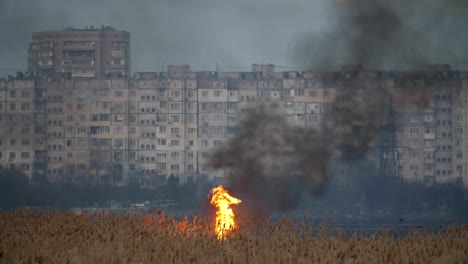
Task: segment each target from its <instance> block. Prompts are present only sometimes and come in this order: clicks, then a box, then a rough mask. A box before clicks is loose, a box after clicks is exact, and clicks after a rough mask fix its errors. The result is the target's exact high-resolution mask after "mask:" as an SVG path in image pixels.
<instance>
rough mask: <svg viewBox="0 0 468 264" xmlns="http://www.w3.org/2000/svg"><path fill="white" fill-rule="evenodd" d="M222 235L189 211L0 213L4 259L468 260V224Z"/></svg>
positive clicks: (269, 229) (271, 226)
mask: <svg viewBox="0 0 468 264" xmlns="http://www.w3.org/2000/svg"><path fill="white" fill-rule="evenodd" d="M238 222H239V224H238V226H237V229H236V230H234V231H233V232H231V233H230V234H228V235H227V236H226V237H225V239H223V240H218V239H217V237H216V235H215V233H214V225H213V223H211V222H210V221H208V220H207V219H204V218H197V217H196V216H190V217H187V218H182V219H179V220H176V219H174V218H171V217H167V216H165V215H164V213H163V212H160V211H158V212H155V214H153V215H149V216H148V215H136V214H133V213H127V214H123V215H116V214H109V213H104V212H100V213H84V214H81V215H77V214H74V213H59V212H32V211H24V210H22V211H18V210H17V211H12V212H6V213H1V214H0V263H74V264H78V263H83V264H84V263H468V226H466V225H465V226H457V227H450V228H448V229H447V230H445V231H443V232H440V233H437V234H435V233H430V232H416V231H415V232H410V233H409V234H408V235H407V236H404V237H395V236H392V234H391V233H385V232H377V233H374V234H371V235H367V236H364V235H362V236H361V235H352V236H351V235H345V234H344V233H340V232H338V233H337V232H329V231H327V228H323V227H314V226H312V225H311V224H308V221H307V220H306V218H305V217H304V219H300V220H286V219H283V220H279V221H277V222H275V223H270V222H263V223H258V222H256V223H254V222H252V221H248V220H239V221H238Z"/></svg>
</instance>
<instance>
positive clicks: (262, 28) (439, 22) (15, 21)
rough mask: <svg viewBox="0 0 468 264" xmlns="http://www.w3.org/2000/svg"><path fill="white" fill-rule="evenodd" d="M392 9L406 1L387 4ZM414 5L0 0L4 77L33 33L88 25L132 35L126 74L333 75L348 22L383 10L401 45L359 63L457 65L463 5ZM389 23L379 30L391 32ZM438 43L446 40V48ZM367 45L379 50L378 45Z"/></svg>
mask: <svg viewBox="0 0 468 264" xmlns="http://www.w3.org/2000/svg"><path fill="white" fill-rule="evenodd" d="M349 1H351V2H352V1H355V2H357V3H358V4H356V5H352V6H353V7H352V8H351V7H350V6H349V5H348V6H346V5H344V4H343V2H349ZM379 1H380V0H375V2H379ZM382 2H384V1H382ZM389 2H391V3H399V4H401V3H404V2H405V1H403V0H395V1H386V2H385V3H389ZM410 2H411V1H410ZM413 2H419V5H416V4H413V5H409V4H406V6H405V4H403V6H401V5H399V4H379V5H375V4H372V2H370V3H371V4H369V0H289V1H280V0H236V1H233V0H230V1H228V0H133V1H131V0H95V1H93V0H81V1H78V0H0V34H1V36H2V39H1V40H0V76H4V75H5V74H6V73H7V72H10V73H11V71H13V72H14V71H16V70H26V68H27V47H28V43H29V41H30V40H31V33H32V32H34V31H45V30H61V29H64V28H65V27H69V26H72V27H85V26H91V25H94V26H100V25H110V26H113V27H115V28H117V29H122V30H127V31H130V33H131V42H132V71H149V70H158V71H159V70H161V65H162V63H163V62H164V63H165V64H166V65H167V64H188V65H190V66H191V67H192V69H194V70H204V69H206V70H214V69H215V67H216V63H218V66H219V69H220V70H234V71H238V70H249V69H250V64H252V63H260V62H262V61H263V63H274V64H275V65H278V66H284V67H285V68H281V67H278V69H277V70H287V69H302V68H303V67H311V68H323V69H324V70H329V69H335V68H337V67H339V66H337V65H341V64H343V63H354V62H355V61H354V60H355V59H356V56H351V55H350V54H355V53H356V46H359V45H356V41H355V39H356V36H358V37H357V38H358V39H360V38H361V37H360V36H364V35H365V33H366V32H367V31H368V30H369V28H368V27H365V26H363V25H361V24H359V23H353V22H355V19H354V18H353V16H354V15H356V14H357V15H356V16H357V17H358V18H360V15H361V14H360V11H359V10H361V9H362V10H365V11H364V17H365V19H364V21H366V23H368V21H367V20H366V19H371V20H372V19H379V16H370V17H369V16H366V15H365V14H366V12H373V10H374V9H375V8H377V11H378V9H379V8H381V6H384V7H383V8H384V9H388V10H389V11H388V13H390V16H388V17H390V18H392V17H391V16H393V15H394V16H396V17H397V20H398V21H399V23H400V25H399V27H398V28H397V30H396V32H397V33H395V34H394V35H393V36H392V37H391V38H390V41H393V42H397V43H401V45H399V46H398V45H397V46H398V47H397V48H396V51H393V52H388V46H386V49H382V51H380V49H376V50H378V51H377V52H375V53H372V54H370V55H369V56H372V57H373V58H374V57H378V59H370V60H369V59H364V60H362V58H357V61H356V62H361V63H362V62H364V63H366V64H367V63H369V64H372V66H375V67H381V68H382V67H383V68H385V67H387V66H388V65H392V66H393V65H399V64H398V63H399V62H400V59H401V58H404V57H405V56H406V54H413V53H414V51H413V50H414V47H422V48H421V49H419V48H418V52H416V54H417V56H416V57H418V58H416V59H415V60H414V61H418V62H419V63H420V62H424V63H425V62H426V61H428V62H432V61H434V62H447V63H452V64H455V63H457V62H458V61H460V60H462V61H463V59H465V58H466V57H467V55H466V54H467V51H466V49H467V48H466V47H467V46H468V45H467V43H468V34H466V30H467V26H466V25H468V20H467V19H466V18H465V17H468V15H466V14H467V12H466V11H468V9H467V6H468V5H467V2H468V1H465V0H424V1H423V0H414V1H413ZM367 5H370V6H371V7H370V8H367ZM356 7H357V9H358V11H356V10H355V9H356ZM356 12H357V13H356ZM349 14H352V15H351V19H350V18H349ZM388 17H387V18H388ZM384 19H385V17H384ZM392 19H393V18H392ZM357 20H358V21H361V20H360V19H357ZM392 21H394V20H390V22H391V23H390V25H387V27H386V28H384V29H385V30H388V29H389V28H390V29H392V30H393V22H392ZM378 22H379V21H378ZM378 22H377V23H375V24H376V25H379V23H378ZM384 22H385V21H384ZM387 22H388V21H387ZM465 22H466V24H464V23H465ZM370 24H374V23H370ZM384 24H385V23H384ZM448 29H451V30H449V31H447V30H448ZM372 30H374V31H379V28H378V27H377V28H371V29H370V31H372ZM343 31H345V32H348V33H349V34H342V32H343ZM376 36H378V37H380V36H381V35H379V34H377V35H376ZM364 39H365V38H364ZM442 39H444V41H449V42H445V43H443V44H442V43H441V41H442ZM383 42H386V41H383ZM364 43H367V44H369V42H365V41H364ZM369 45H371V46H372V45H377V46H378V47H380V46H382V42H372V41H371V42H370V44H369ZM412 45H413V46H414V47H413V49H411V47H410V48H409V49H408V46H412ZM401 46H403V48H402V47H401ZM423 46H424V47H423ZM447 50H449V51H450V52H447ZM387 53H388V54H391V56H390V55H389V56H388V57H391V58H393V57H395V56H396V57H397V58H398V59H397V60H396V62H395V61H392V63H390V64H388V63H387V60H386V56H383V57H384V58H383V59H382V58H380V57H382V56H380V55H378V56H376V55H375V54H387ZM324 54H327V55H326V56H324ZM328 54H330V56H329V55H328ZM395 54H397V55H395ZM324 57H325V59H324ZM413 57H415V56H413ZM431 57H433V58H431ZM420 58H424V59H421V60H419V59H420ZM435 58H437V59H435ZM324 60H326V61H327V62H324ZM330 61H332V63H330ZM414 61H413V60H406V59H401V65H403V64H404V65H406V66H410V67H411V66H419V64H417V63H414ZM467 66H468V65H467ZM388 67H390V66H388Z"/></svg>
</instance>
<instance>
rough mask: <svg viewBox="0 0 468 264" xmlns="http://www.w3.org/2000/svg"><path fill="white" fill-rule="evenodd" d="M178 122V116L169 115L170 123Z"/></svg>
mask: <svg viewBox="0 0 468 264" xmlns="http://www.w3.org/2000/svg"><path fill="white" fill-rule="evenodd" d="M179 121H180V119H179V116H177V115H171V122H175V123H178V122H179Z"/></svg>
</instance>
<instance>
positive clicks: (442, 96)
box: [0, 65, 468, 187]
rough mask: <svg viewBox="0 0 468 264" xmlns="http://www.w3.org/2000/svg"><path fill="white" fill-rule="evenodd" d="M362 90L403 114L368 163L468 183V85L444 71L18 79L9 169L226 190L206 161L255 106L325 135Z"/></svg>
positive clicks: (8, 130) (1, 113)
mask: <svg viewBox="0 0 468 264" xmlns="http://www.w3.org/2000/svg"><path fill="white" fill-rule="evenodd" d="M360 89H364V91H366V92H368V91H376V93H375V92H373V93H372V94H374V95H375V94H381V93H382V94H386V95H388V97H389V98H387V99H388V101H389V102H391V104H389V105H384V104H382V105H379V107H391V109H392V111H390V110H388V111H387V110H385V111H381V110H378V109H366V111H367V110H369V111H374V110H375V111H376V112H382V113H387V112H393V113H394V115H395V118H394V121H395V126H394V131H387V132H394V137H393V141H392V137H386V138H381V137H379V136H378V137H377V139H376V140H377V141H378V140H380V142H370V143H371V144H370V145H369V147H370V149H369V152H368V153H367V155H366V157H367V158H369V159H370V160H374V161H376V162H377V163H378V162H382V159H386V158H389V157H391V158H394V159H396V160H394V161H392V162H385V163H386V166H393V169H389V171H394V172H395V173H396V175H399V176H401V177H403V178H404V179H406V180H407V181H417V182H423V183H425V184H428V185H432V184H438V183H448V182H456V181H463V183H464V184H465V185H468V171H467V169H468V163H467V160H468V159H467V158H466V157H467V156H468V147H467V146H468V139H467V136H466V131H468V119H467V118H468V110H467V109H468V99H467V98H468V75H467V73H463V72H457V71H452V70H451V69H450V68H449V67H448V66H444V65H438V66H437V65H433V66H430V67H428V68H427V69H424V70H420V71H401V72H394V71H392V72H382V71H366V70H363V69H362V68H359V67H354V68H353V67H344V68H343V69H342V70H341V71H339V72H314V71H304V72H296V71H287V72H275V71H274V66H273V65H254V66H253V67H252V71H250V72H192V71H191V70H190V67H188V66H186V65H184V66H169V67H168V71H167V72H138V73H135V74H134V76H133V77H118V76H110V77H107V76H105V77H99V76H98V77H93V78H67V77H66V78H64V77H63V76H55V77H52V78H37V79H35V78H34V76H31V75H19V76H18V78H16V79H11V80H2V81H0V128H1V132H0V165H1V166H2V167H5V168H13V167H14V168H16V169H19V170H21V171H23V172H25V173H26V174H27V175H29V176H31V175H32V174H33V173H36V174H44V175H46V176H47V177H48V178H49V179H50V180H53V181H67V182H77V183H86V182H88V183H110V184H117V185H118V184H125V182H126V181H127V180H128V179H130V178H132V179H135V180H137V181H138V182H139V183H140V184H141V185H143V186H147V187H152V186H158V185H160V184H162V183H164V182H165V180H166V179H167V177H168V176H170V175H174V176H177V177H179V178H180V180H181V182H191V181H195V180H196V179H197V177H199V176H208V178H209V179H211V180H212V181H213V182H215V183H221V182H222V181H223V179H224V178H225V177H226V176H228V175H229V170H224V169H221V170H212V169H211V168H210V167H209V166H208V165H207V161H208V160H209V158H210V155H211V154H212V152H213V150H214V149H215V148H216V147H218V146H222V145H223V144H225V143H226V142H228V141H229V139H230V138H231V137H232V136H233V135H235V134H236V133H237V132H238V130H239V127H238V125H239V118H240V116H242V113H243V112H244V111H246V109H247V110H248V108H249V107H250V106H252V105H256V104H257V103H258V102H269V103H271V105H272V107H274V108H275V109H278V110H280V111H282V112H283V113H284V115H285V116H286V118H287V120H288V121H289V122H290V123H291V124H293V125H295V126H298V127H307V128H315V129H317V130H321V129H323V125H324V122H326V121H327V120H328V118H330V113H331V111H330V110H331V109H332V106H334V107H339V108H340V109H344V111H349V110H353V109H350V108H349V107H351V108H353V107H356V108H360V107H361V106H360V105H359V104H358V105H356V104H355V103H351V101H353V100H354V98H353V97H354V96H357V95H359V94H361V96H363V98H361V99H363V100H366V99H367V98H366V96H371V94H366V93H363V92H362V91H360ZM366 89H367V90H366ZM343 91H348V92H345V93H343ZM337 102H338V103H337ZM364 114H365V113H364ZM382 123H384V122H382ZM361 132H363V133H364V132H365V131H361ZM390 134H391V133H390ZM391 145H394V146H393V147H391ZM33 165H34V166H33ZM348 165H349V164H348ZM348 165H346V164H340V163H337V164H335V165H333V169H334V170H335V173H337V174H338V175H337V176H338V177H337V178H339V179H346V178H347V176H348V175H349V174H352V173H353V170H352V168H349V166H348ZM377 165H381V164H377Z"/></svg>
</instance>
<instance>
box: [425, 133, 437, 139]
mask: <svg viewBox="0 0 468 264" xmlns="http://www.w3.org/2000/svg"><path fill="white" fill-rule="evenodd" d="M423 138H424V139H435V134H427V133H426V134H424V136H423Z"/></svg>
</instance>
